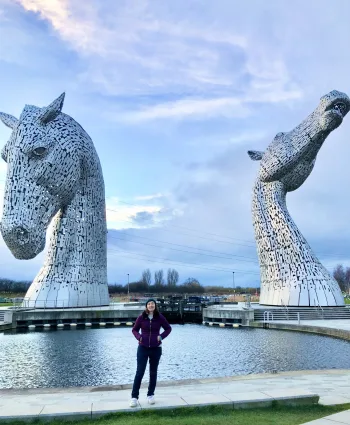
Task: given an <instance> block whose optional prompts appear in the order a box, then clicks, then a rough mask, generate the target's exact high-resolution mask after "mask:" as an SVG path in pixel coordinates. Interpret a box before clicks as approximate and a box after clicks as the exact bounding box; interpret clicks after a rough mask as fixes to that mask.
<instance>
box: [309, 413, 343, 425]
mask: <svg viewBox="0 0 350 425" xmlns="http://www.w3.org/2000/svg"><path fill="white" fill-rule="evenodd" d="M339 424H346V425H350V410H345V411H344V412H339V413H335V414H334V415H330V416H327V417H325V418H321V419H316V420H314V421H311V422H306V423H304V424H302V425H339Z"/></svg>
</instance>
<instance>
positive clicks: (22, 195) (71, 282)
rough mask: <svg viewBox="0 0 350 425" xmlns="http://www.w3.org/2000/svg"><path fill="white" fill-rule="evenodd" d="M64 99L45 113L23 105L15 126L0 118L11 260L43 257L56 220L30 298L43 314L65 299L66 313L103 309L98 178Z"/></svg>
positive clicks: (4, 227) (94, 159)
mask: <svg viewBox="0 0 350 425" xmlns="http://www.w3.org/2000/svg"><path fill="white" fill-rule="evenodd" d="M64 96H65V95H64V93H63V94H62V95H61V96H59V97H58V98H57V99H56V100H54V101H53V102H52V103H51V104H50V105H49V106H47V107H44V108H39V107H36V106H32V105H26V106H25V107H24V109H23V112H22V113H21V116H20V118H19V119H17V118H15V117H13V116H11V115H8V114H4V113H0V120H1V121H2V122H3V123H4V124H5V125H6V126H8V127H9V128H11V129H12V133H11V136H10V139H9V141H8V142H7V143H6V144H5V146H4V148H3V149H2V152H1V156H2V158H3V159H4V160H5V161H6V162H7V176H6V186H5V196H4V208H3V214H2V219H1V233H2V236H3V238H4V241H5V243H6V244H7V246H8V247H9V249H10V250H11V252H12V253H13V255H14V256H15V257H16V258H18V259H31V258H34V257H35V256H37V255H38V254H39V253H40V252H41V251H43V249H44V247H45V239H46V230H47V228H48V225H49V224H50V222H51V221H52V219H53V218H54V217H55V216H56V218H55V230H54V233H53V235H52V237H51V241H50V246H49V250H48V257H47V259H46V262H45V265H44V267H43V268H42V269H41V271H40V272H39V274H38V275H37V277H36V278H35V280H34V282H33V284H32V286H31V288H30V289H29V291H28V293H27V298H29V300H30V301H32V302H34V303H35V305H38V302H41V303H45V307H50V305H51V304H52V306H53V307H57V306H58V304H60V302H59V301H58V300H63V299H64V300H65V302H66V305H67V306H68V304H69V306H75V305H79V306H82V305H101V303H102V304H106V303H108V291H107V290H106V288H107V281H106V220H105V199H104V182H103V176H102V170H101V166H100V162H99V159H98V156H97V154H96V151H95V148H94V146H93V143H92V140H91V139H90V137H89V136H88V134H87V133H86V132H85V130H84V129H83V128H82V127H81V126H80V125H79V124H78V123H77V122H76V121H74V119H73V118H71V117H70V116H69V115H66V114H64V113H62V107H63V102H64ZM93 269H95V271H93ZM96 270H98V272H96ZM96 286H98V287H99V288H100V289H99V290H98V292H100V290H101V291H102V292H103V295H102V300H101V294H100V293H99V298H100V299H99V300H98V301H97V300H96V299H95V298H96V288H95V287H96ZM69 287H71V288H72V289H73V292H74V291H76V292H78V293H79V294H80V296H79V297H77V296H71V292H72V291H69V290H68V288H69ZM91 288H92V289H91ZM102 288H103V289H102ZM92 294H95V295H92ZM62 297H63V298H62ZM78 298H79V300H78ZM68 299H69V301H68ZM48 304H50V305H48Z"/></svg>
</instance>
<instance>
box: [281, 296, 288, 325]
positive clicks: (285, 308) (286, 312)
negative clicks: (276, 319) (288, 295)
mask: <svg viewBox="0 0 350 425" xmlns="http://www.w3.org/2000/svg"><path fill="white" fill-rule="evenodd" d="M281 304H282V306H283V309H284V310H285V312H284V314H285V316H286V318H287V320H289V311H288V307H287V306H286V304H284V302H283V300H282V298H281Z"/></svg>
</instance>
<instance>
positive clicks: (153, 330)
mask: <svg viewBox="0 0 350 425" xmlns="http://www.w3.org/2000/svg"><path fill="white" fill-rule="evenodd" d="M161 327H162V328H163V329H164V332H163V333H161V334H160V336H161V338H162V340H163V339H165V338H166V337H167V336H168V335H169V334H170V332H171V326H170V325H169V323H168V321H167V320H166V318H165V317H164V316H163V315H162V314H160V313H159V315H157V316H153V319H152V320H149V318H148V315H147V314H146V313H145V312H143V313H142V314H141V315H140V316H139V317H138V318H137V320H136V322H135V325H134V327H133V328H132V333H133V334H134V336H135V338H136V339H137V340H139V341H140V339H141V337H142V340H141V342H140V344H141V345H143V346H144V347H159V346H160V345H161V343H162V341H158V335H159V332H160V328H161ZM140 329H141V334H140V332H139V331H140Z"/></svg>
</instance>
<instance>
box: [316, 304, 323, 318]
mask: <svg viewBox="0 0 350 425" xmlns="http://www.w3.org/2000/svg"><path fill="white" fill-rule="evenodd" d="M314 306H316V307H317V309H318V310H320V312H321V317H322V319H324V310H323V308H322V307H321V305H320V303H319V301H318V300H317V304H316V303H315V300H314Z"/></svg>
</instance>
